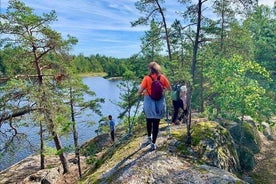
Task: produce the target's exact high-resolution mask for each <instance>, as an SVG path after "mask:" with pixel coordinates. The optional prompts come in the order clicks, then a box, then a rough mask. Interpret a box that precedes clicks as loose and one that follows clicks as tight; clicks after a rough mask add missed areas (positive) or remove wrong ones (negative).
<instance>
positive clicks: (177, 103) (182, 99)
mask: <svg viewBox="0 0 276 184" xmlns="http://www.w3.org/2000/svg"><path fill="white" fill-rule="evenodd" d="M186 96H187V87H186V86H185V85H181V83H180V82H176V83H175V84H174V86H173V88H172V91H171V98H172V104H173V116H172V121H171V123H172V124H179V122H180V121H181V120H182V119H183V118H184V117H186V116H187V114H188V110H187V100H186ZM179 109H182V111H183V112H182V114H181V115H180V116H179V117H178V114H179Z"/></svg>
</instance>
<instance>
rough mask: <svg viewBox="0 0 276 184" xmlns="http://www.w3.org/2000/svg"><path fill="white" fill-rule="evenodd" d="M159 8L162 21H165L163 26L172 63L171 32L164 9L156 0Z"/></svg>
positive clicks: (156, 0)
mask: <svg viewBox="0 0 276 184" xmlns="http://www.w3.org/2000/svg"><path fill="white" fill-rule="evenodd" d="M155 2H156V4H157V6H158V9H159V12H160V14H161V16H162V21H163V24H164V29H165V34H166V43H167V49H168V54H169V60H170V61H172V53H171V46H170V39H169V32H168V28H167V22H166V19H165V15H164V13H163V11H162V8H161V6H160V4H159V1H158V0H155Z"/></svg>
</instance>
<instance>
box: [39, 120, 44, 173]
mask: <svg viewBox="0 0 276 184" xmlns="http://www.w3.org/2000/svg"><path fill="white" fill-rule="evenodd" d="M39 126H40V169H45V155H44V131H43V125H42V123H41V122H40V123H39Z"/></svg>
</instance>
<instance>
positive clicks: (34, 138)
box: [0, 77, 120, 171]
mask: <svg viewBox="0 0 276 184" xmlns="http://www.w3.org/2000/svg"><path fill="white" fill-rule="evenodd" d="M83 82H84V84H86V85H87V86H88V87H89V88H90V89H91V90H92V91H94V92H95V93H96V97H98V98H104V99H105V103H103V104H101V110H102V115H103V116H108V115H109V114H111V115H112V116H113V117H114V120H115V122H116V123H117V122H118V121H119V120H117V117H118V115H119V113H120V112H119V110H120V107H118V106H117V105H116V104H117V103H118V102H119V96H120V89H119V88H118V86H117V85H118V84H119V82H120V81H118V80H107V79H104V78H102V77H85V78H83ZM85 98H86V99H87V100H89V98H90V97H88V96H87V97H85ZM100 118H101V117H100V116H98V115H96V114H92V112H91V111H85V112H83V113H82V114H81V115H80V116H78V117H76V122H77V131H78V135H79V143H80V144H82V143H84V142H85V141H87V140H89V139H91V138H93V137H95V136H96V133H95V130H96V129H97V128H98V124H97V122H98V121H99V120H100ZM88 121H94V122H95V123H96V124H94V125H92V126H91V125H89V124H87V122H88ZM2 128H3V127H2ZM19 132H23V133H26V134H27V136H28V140H29V141H30V143H31V144H32V145H34V147H33V149H31V148H29V146H28V143H20V146H22V145H23V146H22V147H24V149H21V150H19V151H15V153H14V154H15V156H14V159H13V160H11V156H6V155H5V156H4V158H3V160H2V161H1V162H0V171H1V170H3V169H5V168H7V167H9V166H11V165H12V164H14V163H16V162H18V161H20V160H22V159H24V158H26V157H27V156H29V155H31V154H33V153H35V152H36V151H35V150H34V149H38V148H39V143H40V140H39V134H38V132H39V128H38V127H35V128H34V127H30V128H28V127H24V128H20V129H19ZM1 144H2V143H1ZM62 144H63V145H72V144H73V138H72V136H69V137H67V138H62ZM49 145H50V146H53V143H52V141H51V142H50V143H49Z"/></svg>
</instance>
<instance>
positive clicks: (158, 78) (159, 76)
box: [148, 74, 161, 81]
mask: <svg viewBox="0 0 276 184" xmlns="http://www.w3.org/2000/svg"><path fill="white" fill-rule="evenodd" d="M148 76H149V77H150V78H151V80H152V81H154V80H153V78H152V76H151V74H149V75H148ZM160 78H161V75H158V76H157V80H159V81H160Z"/></svg>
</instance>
